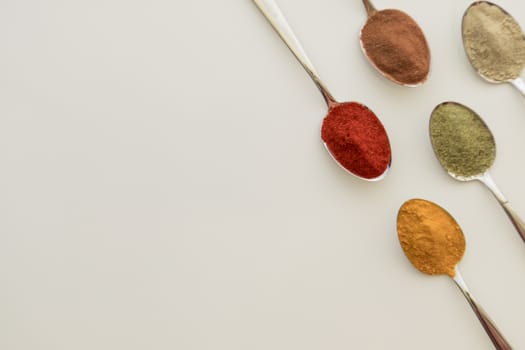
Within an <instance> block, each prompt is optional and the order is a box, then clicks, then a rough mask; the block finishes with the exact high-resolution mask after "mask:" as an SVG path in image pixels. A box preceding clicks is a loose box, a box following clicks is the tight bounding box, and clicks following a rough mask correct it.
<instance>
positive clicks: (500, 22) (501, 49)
mask: <svg viewBox="0 0 525 350" xmlns="http://www.w3.org/2000/svg"><path fill="white" fill-rule="evenodd" d="M463 43H464V45H465V50H466V52H467V55H468V57H469V59H470V62H471V63H472V65H473V66H474V68H476V70H478V72H479V73H480V74H481V75H482V76H484V77H485V78H488V79H489V80H493V81H498V82H500V81H508V80H513V79H516V78H518V77H519V76H520V73H521V71H522V70H523V68H524V67H525V38H524V36H523V32H522V30H521V28H520V26H519V24H518V23H517V22H516V21H515V20H514V18H512V16H511V15H509V14H508V13H507V12H505V11H504V10H502V9H501V8H500V7H498V6H496V5H494V4H492V3H489V2H485V1H482V2H477V3H474V4H472V5H471V6H470V7H469V9H468V10H467V11H466V13H465V16H464V17H463Z"/></svg>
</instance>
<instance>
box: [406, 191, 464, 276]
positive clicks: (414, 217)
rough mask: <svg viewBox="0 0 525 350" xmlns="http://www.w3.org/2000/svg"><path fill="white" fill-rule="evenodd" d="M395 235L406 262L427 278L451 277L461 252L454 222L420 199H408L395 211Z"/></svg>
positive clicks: (435, 206)
mask: <svg viewBox="0 0 525 350" xmlns="http://www.w3.org/2000/svg"><path fill="white" fill-rule="evenodd" d="M397 233H398V238H399V242H400V243H401V247H402V248H403V251H404V252H405V255H406V256H407V258H408V260H410V262H411V263H412V265H414V267H416V268H417V269H418V270H419V271H421V272H423V273H426V274H429V275H442V274H446V275H449V276H450V277H454V275H455V267H456V265H457V264H458V262H459V261H460V260H461V258H462V257H463V254H464V252H465V237H464V236H463V232H462V231H461V228H460V227H459V225H458V224H457V223H456V221H455V220H454V218H453V217H452V216H451V215H450V214H449V213H448V212H447V211H446V210H444V209H443V208H441V207H440V206H438V205H437V204H434V203H432V202H430V201H427V200H424V199H411V200H409V201H407V202H405V203H404V204H403V205H402V206H401V208H400V209H399V213H398V216H397Z"/></svg>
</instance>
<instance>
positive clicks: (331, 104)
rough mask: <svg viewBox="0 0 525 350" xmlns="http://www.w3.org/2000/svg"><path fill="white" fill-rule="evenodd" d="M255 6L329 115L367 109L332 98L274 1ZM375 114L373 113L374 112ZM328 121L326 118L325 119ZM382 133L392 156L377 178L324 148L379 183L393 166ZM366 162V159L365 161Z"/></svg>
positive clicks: (258, 1) (257, 2) (257, 0)
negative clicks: (344, 109)
mask: <svg viewBox="0 0 525 350" xmlns="http://www.w3.org/2000/svg"><path fill="white" fill-rule="evenodd" d="M253 2H254V3H255V5H256V6H257V7H258V8H259V10H260V11H261V13H262V14H263V15H264V17H265V18H266V19H267V20H268V22H269V23H270V24H271V25H272V27H273V28H274V30H275V31H276V32H277V34H278V35H279V36H280V38H281V39H282V40H283V41H284V43H285V44H286V46H288V48H289V49H290V51H291V52H292V53H293V55H294V56H295V58H296V59H297V60H298V61H299V63H301V65H302V66H303V68H304V69H305V71H306V72H307V73H308V75H309V76H310V78H311V79H312V80H313V82H314V83H315V85H316V86H317V88H318V89H319V91H320V92H321V94H322V95H323V98H324V100H325V102H326V104H327V106H328V114H327V116H329V115H330V113H331V112H332V111H333V110H334V109H335V108H337V107H341V106H342V107H344V106H345V105H347V104H350V103H355V104H359V105H360V106H363V107H364V108H366V107H365V106H364V105H363V104H360V103H357V102H337V101H336V100H335V98H334V97H333V96H332V94H331V93H330V92H329V91H328V88H327V87H326V86H325V84H324V83H323V82H322V81H321V78H320V77H319V74H318V73H317V72H316V70H315V68H314V66H313V64H312V62H311V61H310V59H309V58H308V56H307V55H306V52H305V50H304V49H303V47H302V45H301V43H300V42H299V39H298V38H297V36H296V35H295V33H294V32H293V30H292V28H291V27H290V25H289V24H288V21H287V20H286V18H285V17H284V15H283V13H282V12H281V10H280V8H279V7H278V5H277V4H276V3H275V1H273V0H253ZM372 113H373V112H372ZM372 118H375V119H374V121H376V122H378V123H379V124H381V122H380V121H379V119H378V118H377V116H375V114H374V115H373V117H372ZM325 120H326V118H325ZM381 127H382V132H383V138H386V142H387V143H388V151H389V155H390V159H389V160H388V164H386V165H385V166H384V169H382V172H381V173H380V174H378V175H377V176H374V177H372V178H369V177H364V176H361V175H360V174H358V173H357V172H355V171H352V170H351V169H348V168H347V167H345V166H344V165H343V164H341V162H340V161H339V160H338V159H337V157H336V156H335V155H334V154H333V153H332V152H331V151H330V145H328V144H327V143H326V142H324V146H325V148H326V150H327V151H328V153H329V154H330V155H331V157H332V158H333V159H334V160H335V161H336V162H337V164H339V166H340V167H341V168H342V169H343V170H345V171H346V172H348V173H350V174H352V175H354V176H356V177H358V178H360V179H363V180H366V181H379V180H381V179H383V178H384V177H385V176H386V174H387V173H388V171H389V170H390V166H391V164H392V158H391V152H390V142H389V140H388V135H387V134H386V130H384V127H383V126H382V124H381ZM373 142H379V140H373ZM363 160H364V159H363Z"/></svg>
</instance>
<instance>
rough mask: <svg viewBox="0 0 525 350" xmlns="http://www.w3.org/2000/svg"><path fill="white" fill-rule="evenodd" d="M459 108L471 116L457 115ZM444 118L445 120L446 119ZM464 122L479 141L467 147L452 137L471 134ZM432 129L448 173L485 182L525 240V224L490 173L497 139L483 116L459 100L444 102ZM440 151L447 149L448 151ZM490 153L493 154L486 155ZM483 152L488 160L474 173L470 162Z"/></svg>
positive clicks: (434, 116) (432, 119)
mask: <svg viewBox="0 0 525 350" xmlns="http://www.w3.org/2000/svg"><path fill="white" fill-rule="evenodd" d="M458 110H459V111H460V112H461V113H462V114H461V115H465V114H464V113H466V115H468V118H467V117H465V118H464V119H463V118H462V117H458V114H456V112H455V111H458ZM444 118H446V119H445V120H444ZM440 123H447V125H449V127H448V128H447V129H444V128H442V127H439V126H438V125H439V124H440ZM461 124H462V126H463V127H465V129H466V130H468V131H466V132H468V133H469V135H470V136H471V137H474V136H475V139H476V141H477V142H474V143H471V144H469V146H468V147H466V146H465V147H460V146H456V145H454V144H453V142H454V141H453V140H458V139H459V140H461V139H462V138H463V137H467V136H469V135H466V134H463V131H462V130H463V129H462V128H460V127H459V126H460V125H461ZM474 126H476V127H474ZM467 127H468V128H467ZM475 130H479V131H475ZM429 132H430V139H431V142H432V147H433V149H434V153H435V154H436V157H437V158H438V160H439V162H440V163H441V165H442V166H443V168H445V170H446V171H447V172H448V174H449V175H450V176H452V177H453V178H454V179H456V180H459V181H474V180H477V181H480V182H481V183H483V184H484V185H485V186H486V187H487V188H488V189H489V190H490V191H491V192H492V194H493V195H494V197H496V199H497V200H498V202H499V204H500V205H501V207H502V208H503V210H505V213H506V214H507V216H508V217H509V218H510V220H511V222H512V224H513V225H514V227H515V228H516V230H517V231H518V233H519V235H520V237H521V239H522V240H523V241H524V242H525V223H524V222H523V220H521V218H520V217H519V216H518V214H517V213H516V211H515V210H514V209H513V208H512V207H511V205H510V203H509V201H508V200H507V199H506V198H505V196H504V195H503V193H502V192H501V191H500V190H499V188H498V187H497V186H496V183H495V182H494V180H493V179H492V177H491V176H490V174H489V172H488V171H489V169H490V167H492V165H493V163H494V159H495V157H496V142H495V141H494V136H493V135H492V133H491V131H490V129H489V128H488V126H487V125H486V124H485V122H484V121H483V120H482V119H481V117H480V116H479V115H478V114H477V113H476V112H474V111H473V110H472V109H470V108H468V107H466V106H464V105H462V104H460V103H457V102H444V103H441V104H439V105H438V106H437V107H436V108H434V110H433V111H432V115H431V117H430V127H429ZM474 132H476V135H474V134H473V133H474ZM480 140H484V142H486V143H485V144H481V143H480ZM486 144H488V145H489V146H490V147H485V146H484V145H486ZM441 150H446V154H445V152H444V151H441ZM489 152H490V153H491V154H490V155H487V154H488V153H489ZM482 153H483V154H485V155H487V156H485V158H486V162H485V163H484V164H482V165H480V166H476V170H478V171H477V173H473V171H472V170H470V168H471V167H470V166H469V165H468V164H469V162H471V161H474V162H475V161H476V157H479V156H478V155H479V154H482ZM445 156H446V158H445ZM485 158H484V159H485Z"/></svg>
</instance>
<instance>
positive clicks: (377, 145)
mask: <svg viewBox="0 0 525 350" xmlns="http://www.w3.org/2000/svg"><path fill="white" fill-rule="evenodd" d="M253 2H254V3H255V5H256V6H257V7H258V8H259V10H260V11H261V13H262V14H263V15H264V17H265V18H266V19H267V20H268V22H269V23H270V24H271V25H272V27H273V28H274V29H275V31H276V32H277V34H278V35H279V36H280V38H281V39H282V40H283V41H284V43H285V44H286V46H288V48H289V49H290V51H291V52H292V53H293V54H294V56H295V58H296V59H297V60H298V61H299V63H301V65H302V66H303V68H304V69H305V70H306V72H307V73H308V75H309V76H310V78H311V79H312V80H313V81H314V83H315V85H316V86H317V88H318V89H319V91H320V92H321V94H322V95H323V98H324V100H325V102H326V104H327V106H328V113H327V115H326V117H325V118H324V120H323V125H322V129H321V137H322V139H323V141H324V146H325V148H326V149H327V151H328V152H329V154H330V155H331V156H332V158H333V159H334V160H335V161H336V162H337V163H338V164H339V165H340V166H341V167H342V168H343V169H344V170H346V171H347V172H349V173H351V174H352V175H355V176H357V177H358V178H360V179H363V180H367V181H378V180H381V179H383V178H384V177H385V176H386V174H387V172H388V170H389V169H390V165H391V161H392V154H391V148H390V141H389V139H388V135H387V133H386V130H385V128H384V126H383V124H382V123H381V121H380V120H379V118H377V116H376V115H375V114H374V113H373V112H372V111H371V110H370V109H369V108H368V107H366V106H365V105H363V104H361V103H358V102H337V101H336V100H335V98H334V97H333V96H332V94H331V93H330V92H329V91H328V88H327V87H326V86H325V84H324V83H323V82H322V81H321V78H320V77H319V74H318V73H317V72H316V70H315V68H314V66H313V64H312V62H311V61H310V59H309V58H308V56H307V55H306V52H305V50H304V49H303V47H302V45H301V43H300V42H299V40H298V39H297V37H296V35H295V33H294V32H293V30H292V29H291V27H290V25H289V24H288V22H287V20H286V18H285V17H284V15H283V14H282V12H281V10H280V9H279V7H278V6H277V4H276V3H275V1H273V0H253ZM350 131H351V132H350ZM333 135H336V136H335V137H334V136H333Z"/></svg>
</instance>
